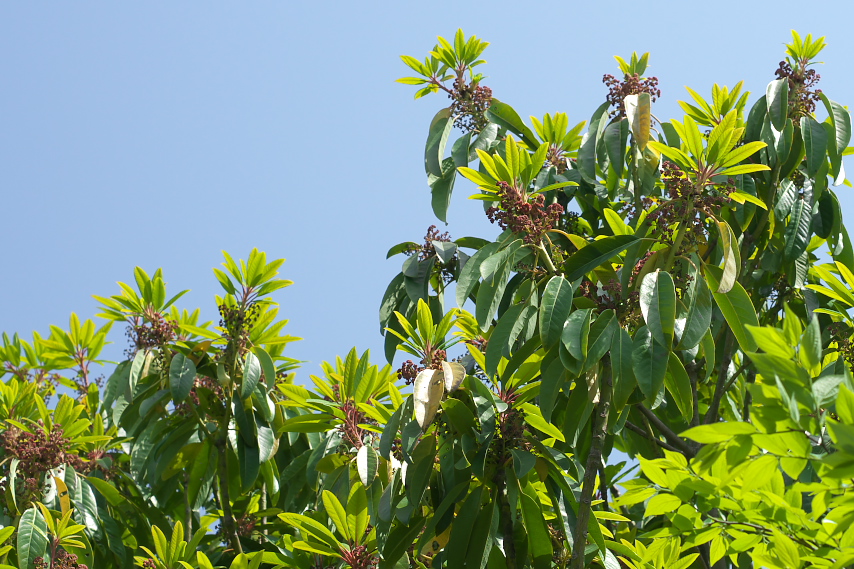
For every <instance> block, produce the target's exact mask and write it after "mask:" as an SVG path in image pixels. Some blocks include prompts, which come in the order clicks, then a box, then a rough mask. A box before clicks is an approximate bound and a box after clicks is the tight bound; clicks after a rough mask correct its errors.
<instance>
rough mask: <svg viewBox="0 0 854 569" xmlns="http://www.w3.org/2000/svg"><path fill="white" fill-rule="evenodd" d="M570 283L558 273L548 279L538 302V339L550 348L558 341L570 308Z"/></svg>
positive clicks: (571, 289)
mask: <svg viewBox="0 0 854 569" xmlns="http://www.w3.org/2000/svg"><path fill="white" fill-rule="evenodd" d="M573 294H574V289H573V286H572V283H570V282H569V281H568V280H566V279H565V278H564V277H562V276H560V275H558V276H554V277H552V278H551V279H549V282H548V283H547V284H546V288H545V290H544V291H543V298H542V301H541V302H540V339H541V340H542V342H543V347H544V348H545V349H546V350H550V349H551V348H552V347H554V346H555V344H557V343H558V342H559V341H560V336H561V333H563V327H564V325H565V324H566V320H567V318H568V317H569V313H570V311H571V310H572V297H573Z"/></svg>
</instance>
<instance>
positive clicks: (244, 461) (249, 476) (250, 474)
mask: <svg viewBox="0 0 854 569" xmlns="http://www.w3.org/2000/svg"><path fill="white" fill-rule="evenodd" d="M240 434H241V435H242V434H243V433H242V432H241V433H240ZM237 462H238V464H239V466H240V482H241V483H242V485H241V488H242V491H243V492H244V493H246V492H249V490H251V489H252V487H253V486H254V485H255V480H257V479H258V473H259V472H261V453H260V450H259V449H258V447H252V446H249V445H248V444H246V443H245V442H244V440H243V437H241V438H238V439H237Z"/></svg>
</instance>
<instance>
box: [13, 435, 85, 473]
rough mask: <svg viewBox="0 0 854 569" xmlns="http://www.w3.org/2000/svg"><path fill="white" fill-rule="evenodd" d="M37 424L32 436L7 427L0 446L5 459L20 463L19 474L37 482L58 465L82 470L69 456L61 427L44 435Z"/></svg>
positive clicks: (80, 462) (74, 456)
mask: <svg viewBox="0 0 854 569" xmlns="http://www.w3.org/2000/svg"><path fill="white" fill-rule="evenodd" d="M39 424H40V426H41V428H40V429H36V430H35V432H33V433H28V432H27V431H23V430H21V429H18V428H16V427H11V428H10V429H9V430H7V431H6V432H5V433H4V434H3V446H4V448H5V450H6V453H7V455H10V456H14V457H15V458H17V459H18V460H19V461H20V462H19V463H18V472H19V474H21V475H22V476H23V477H25V478H34V479H38V478H39V477H40V476H41V475H42V474H44V473H45V472H47V471H48V470H51V469H54V468H56V467H58V466H60V465H61V464H67V465H68V466H71V467H72V468H74V469H75V470H78V471H79V470H84V469H85V465H84V463H83V460H82V459H81V458H80V457H79V456H78V455H77V454H75V453H73V452H70V450H69V447H70V445H71V440H70V439H69V438H67V437H66V436H65V434H64V431H63V429H62V427H61V426H60V425H58V424H55V425H54V426H53V428H52V429H51V430H50V432H48V431H46V430H45V428H44V424H43V423H41V421H40V422H39Z"/></svg>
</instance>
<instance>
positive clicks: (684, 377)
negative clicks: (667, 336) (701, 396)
mask: <svg viewBox="0 0 854 569" xmlns="http://www.w3.org/2000/svg"><path fill="white" fill-rule="evenodd" d="M664 385H665V387H666V388H667V391H669V392H670V395H672V396H673V400H674V401H676V406H677V407H678V408H679V411H680V413H682V418H683V419H685V422H687V423H690V422H691V419H692V418H693V416H694V396H693V390H692V389H691V379H690V378H689V377H688V373H687V372H686V371H685V366H684V365H682V360H680V359H679V356H677V355H676V354H675V353H674V352H670V358H669V359H668V360H667V375H666V376H665V378H664Z"/></svg>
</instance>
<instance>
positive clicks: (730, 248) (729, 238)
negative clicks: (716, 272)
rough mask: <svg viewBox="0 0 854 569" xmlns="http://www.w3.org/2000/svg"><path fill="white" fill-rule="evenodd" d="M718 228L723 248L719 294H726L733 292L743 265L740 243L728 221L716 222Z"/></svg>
mask: <svg viewBox="0 0 854 569" xmlns="http://www.w3.org/2000/svg"><path fill="white" fill-rule="evenodd" d="M715 223H716V224H717V226H718V234H719V235H720V239H721V247H723V250H724V255H723V261H722V264H723V267H721V268H722V269H723V274H722V276H721V282H720V286H719V287H718V288H717V292H721V293H726V292H729V291H730V290H732V286H733V284H734V283H735V280H736V279H737V278H738V269H739V266H740V265H741V255H740V253H739V250H738V241H737V240H736V238H735V233H733V231H732V228H731V227H730V226H729V224H728V223H727V222H726V221H715Z"/></svg>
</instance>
